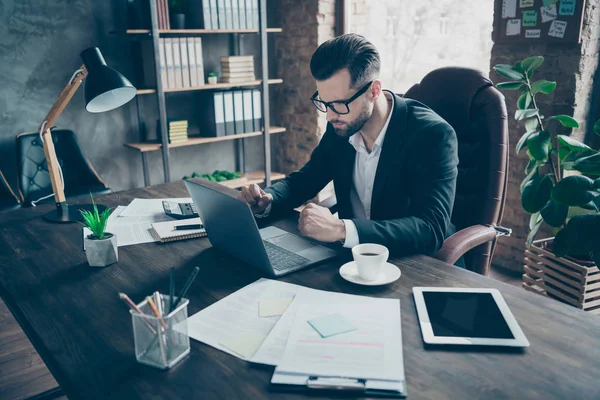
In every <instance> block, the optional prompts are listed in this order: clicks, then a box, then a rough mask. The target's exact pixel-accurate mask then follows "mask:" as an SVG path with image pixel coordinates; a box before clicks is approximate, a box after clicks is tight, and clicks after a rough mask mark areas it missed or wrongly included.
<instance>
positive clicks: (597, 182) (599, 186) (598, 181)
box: [594, 178, 600, 189]
mask: <svg viewBox="0 0 600 400" xmlns="http://www.w3.org/2000/svg"><path fill="white" fill-rule="evenodd" d="M594 188H596V189H600V178H598V179H596V180H595V181H594Z"/></svg>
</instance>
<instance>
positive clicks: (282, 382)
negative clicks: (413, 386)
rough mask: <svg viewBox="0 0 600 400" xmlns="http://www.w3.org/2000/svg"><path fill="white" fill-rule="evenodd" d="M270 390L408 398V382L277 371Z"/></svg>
mask: <svg viewBox="0 0 600 400" xmlns="http://www.w3.org/2000/svg"><path fill="white" fill-rule="evenodd" d="M269 390H271V391H273V392H312V391H315V392H319V394H324V393H327V394H331V395H350V394H353V395H356V394H358V393H360V395H364V396H372V397H390V398H406V396H407V393H406V380H405V379H401V380H398V381H390V380H376V379H368V380H367V379H354V378H343V377H333V376H321V377H319V376H309V375H302V374H294V373H286V372H280V371H277V369H276V370H275V372H274V373H273V377H272V378H271V385H270V387H269Z"/></svg>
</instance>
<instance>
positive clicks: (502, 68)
mask: <svg viewBox="0 0 600 400" xmlns="http://www.w3.org/2000/svg"><path fill="white" fill-rule="evenodd" d="M494 71H496V73H498V74H500V75H502V76H503V77H505V78H509V79H525V76H524V75H523V74H522V73H521V72H519V71H518V70H517V69H515V68H514V67H513V66H512V65H508V64H498V65H496V66H495V67H494Z"/></svg>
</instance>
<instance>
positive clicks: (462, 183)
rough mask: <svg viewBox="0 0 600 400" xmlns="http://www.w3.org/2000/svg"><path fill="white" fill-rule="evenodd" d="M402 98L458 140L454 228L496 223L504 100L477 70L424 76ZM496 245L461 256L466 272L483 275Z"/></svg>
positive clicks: (502, 186)
mask: <svg viewBox="0 0 600 400" xmlns="http://www.w3.org/2000/svg"><path fill="white" fill-rule="evenodd" d="M405 97H408V98H411V99H414V100H417V101H420V102H421V103H423V104H425V105H427V106H428V107H430V108H431V109H433V110H434V111H435V112H436V113H438V114H439V115H440V116H441V117H442V118H444V119H445V120H446V121H447V122H448V123H449V124H450V125H452V127H453V128H454V130H455V131H456V135H457V138H458V157H459V166H458V180H457V187H456V200H455V203H454V209H453V212H452V223H453V224H454V225H455V226H456V227H457V229H462V228H465V227H468V226H472V225H477V224H484V225H486V224H500V222H501V221H502V214H503V211H504V202H505V196H506V185H507V183H508V121H507V111H506V103H505V101H504V96H503V95H502V94H501V93H500V92H499V91H498V90H497V89H496V88H495V87H494V85H493V83H492V82H491V81H490V80H489V79H487V78H486V77H485V76H484V75H483V74H482V73H481V72H480V71H477V70H474V69H470V68H462V67H446V68H440V69H436V70H434V71H432V72H430V73H429V74H427V75H426V76H425V77H424V78H423V80H422V81H421V83H418V84H416V85H414V86H413V87H412V88H410V89H409V90H408V92H407V93H406V95H405ZM494 245H495V242H490V243H488V244H486V245H482V246H479V247H477V248H475V249H473V250H471V251H470V252H469V253H468V254H467V255H466V256H465V263H466V265H467V268H469V269H471V270H474V271H477V272H483V271H487V269H488V268H489V264H490V262H491V257H492V254H493V250H494Z"/></svg>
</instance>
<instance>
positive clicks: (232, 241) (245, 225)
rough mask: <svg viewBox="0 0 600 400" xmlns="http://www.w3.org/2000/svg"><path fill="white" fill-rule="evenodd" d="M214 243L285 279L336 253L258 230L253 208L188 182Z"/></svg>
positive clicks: (271, 230) (288, 235)
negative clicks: (285, 276)
mask: <svg viewBox="0 0 600 400" xmlns="http://www.w3.org/2000/svg"><path fill="white" fill-rule="evenodd" d="M185 186H186V187H187V190H188V192H189V193H190V196H191V197H192V200H193V201H194V204H196V208H197V210H198V214H199V215H200V218H201V219H202V223H203V224H204V228H205V229H206V233H207V234H208V238H209V239H210V242H211V244H212V245H213V246H214V247H215V248H217V249H219V250H222V251H224V252H226V253H228V254H231V255H232V256H234V257H236V258H238V259H240V260H243V261H245V262H246V263H248V264H250V265H251V266H253V267H254V268H257V269H259V270H261V271H263V272H265V273H267V274H268V275H269V276H282V275H285V274H289V273H290V272H294V271H298V270H300V269H304V268H307V267H310V266H312V265H314V264H317V263H319V262H322V261H325V260H328V259H331V258H333V257H335V256H336V255H337V253H336V252H335V251H334V250H332V249H329V248H327V247H325V246H322V245H320V244H318V243H316V242H314V241H312V240H310V239H306V238H302V237H299V236H297V235H294V234H293V233H290V232H287V231H284V230H283V229H279V228H276V227H274V226H270V227H267V228H263V229H258V226H257V225H256V220H255V219H254V215H253V214H252V210H251V209H250V206H249V205H248V204H247V203H246V202H244V201H241V200H238V199H236V198H233V197H231V196H228V195H226V194H223V193H221V192H219V191H217V190H214V189H211V188H209V187H206V186H203V185H201V184H198V183H194V182H190V181H185Z"/></svg>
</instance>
